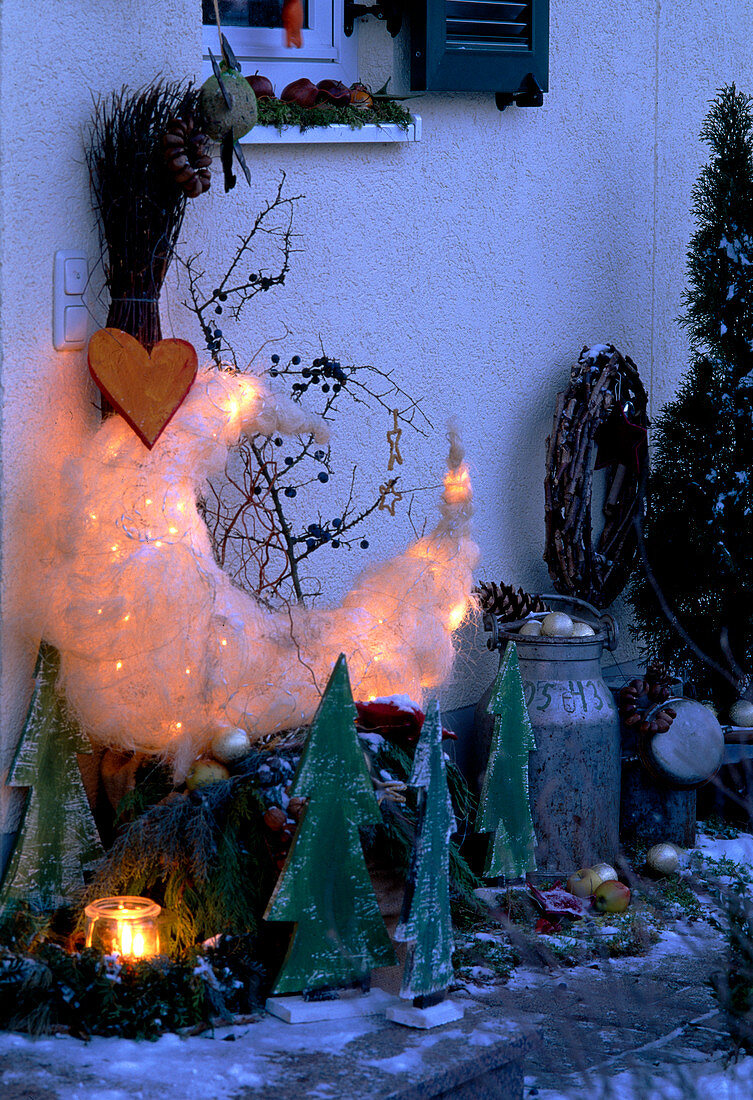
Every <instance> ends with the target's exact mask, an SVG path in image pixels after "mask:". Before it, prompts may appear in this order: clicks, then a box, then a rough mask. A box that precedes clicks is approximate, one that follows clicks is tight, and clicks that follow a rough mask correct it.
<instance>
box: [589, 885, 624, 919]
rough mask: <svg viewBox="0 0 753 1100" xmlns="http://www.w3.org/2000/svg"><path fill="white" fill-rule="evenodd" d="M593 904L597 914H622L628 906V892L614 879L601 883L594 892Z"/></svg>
mask: <svg viewBox="0 0 753 1100" xmlns="http://www.w3.org/2000/svg"><path fill="white" fill-rule="evenodd" d="M593 904H594V909H595V910H596V912H597V913H624V912H625V910H626V909H627V907H628V905H629V904H630V890H629V889H628V888H627V886H625V884H624V883H622V882H616V881H615V880H614V879H610V880H609V881H608V882H602V883H601V885H600V886H597V887H596V889H595V890H594V898H593Z"/></svg>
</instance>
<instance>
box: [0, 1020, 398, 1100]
mask: <svg viewBox="0 0 753 1100" xmlns="http://www.w3.org/2000/svg"><path fill="white" fill-rule="evenodd" d="M376 1027H377V1023H376V1022H375V1020H369V1019H368V1018H360V1019H353V1020H348V1021H347V1022H346V1021H342V1020H338V1021H337V1022H336V1023H333V1022H332V1021H326V1022H322V1023H312V1024H301V1025H297V1026H296V1027H291V1026H290V1025H289V1024H283V1023H282V1022H281V1021H279V1020H274V1019H272V1018H267V1019H264V1020H261V1021H260V1022H259V1023H255V1024H249V1025H245V1026H243V1027H235V1028H233V1027H226V1028H221V1029H218V1030H217V1031H216V1032H215V1034H214V1037H212V1036H211V1035H205V1036H192V1037H189V1038H181V1037H180V1036H178V1035H163V1036H162V1037H161V1038H160V1039H158V1040H157V1041H156V1042H154V1043H148V1042H138V1041H136V1040H133V1039H104V1038H100V1037H95V1038H93V1039H91V1041H90V1042H88V1043H82V1042H81V1041H80V1040H78V1039H72V1038H70V1037H69V1036H55V1037H51V1038H41V1039H30V1038H28V1037H27V1036H24V1035H15V1034H11V1033H9V1032H3V1033H0V1060H2V1061H4V1063H5V1065H4V1066H2V1068H0V1096H3V1095H4V1094H5V1093H6V1092H10V1091H11V1088H12V1086H14V1085H16V1086H18V1085H20V1083H21V1082H22V1081H23V1082H24V1083H25V1084H26V1085H27V1087H28V1088H29V1092H28V1093H24V1094H23V1095H28V1096H29V1097H32V1096H34V1095H35V1093H34V1089H38V1090H39V1093H40V1094H41V1095H45V1096H46V1095H48V1093H47V1092H46V1091H45V1089H49V1090H50V1095H59V1096H61V1097H65V1100H147V1098H151V1097H153V1096H159V1097H161V1098H162V1100H186V1097H188V1096H194V1097H201V1100H229V1098H230V1097H233V1096H237V1095H238V1093H239V1091H240V1090H241V1089H242V1088H243V1087H248V1086H255V1085H262V1084H264V1083H265V1081H268V1080H269V1079H270V1076H271V1074H270V1065H271V1063H272V1062H273V1060H274V1059H275V1057H277V1056H279V1054H280V1053H281V1052H284V1053H296V1052H301V1053H303V1054H305V1053H307V1052H309V1051H311V1050H315V1051H318V1052H324V1053H335V1054H336V1053H339V1052H340V1051H341V1050H342V1049H343V1048H344V1047H345V1046H346V1045H347V1044H348V1043H350V1042H351V1041H352V1040H353V1039H357V1038H359V1037H360V1036H362V1035H365V1034H366V1033H367V1032H369V1031H373V1030H375V1028H376ZM231 1035H232V1036H235V1039H234V1041H226V1040H227V1037H228V1036H231ZM0 1064H1V1063H0ZM61 1085H63V1089H62V1090H61ZM55 1089H58V1090H60V1091H58V1092H57V1093H56V1092H55V1091H53V1090H55ZM18 1095H22V1094H21V1093H19V1094H18ZM322 1095H324V1094H322Z"/></svg>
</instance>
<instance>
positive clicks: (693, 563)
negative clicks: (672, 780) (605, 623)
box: [631, 85, 753, 704]
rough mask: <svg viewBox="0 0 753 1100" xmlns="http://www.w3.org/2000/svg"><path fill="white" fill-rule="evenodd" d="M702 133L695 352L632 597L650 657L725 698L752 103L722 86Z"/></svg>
mask: <svg viewBox="0 0 753 1100" xmlns="http://www.w3.org/2000/svg"><path fill="white" fill-rule="evenodd" d="M701 138H702V140H703V141H705V142H707V143H708V144H709V146H710V148H711V158H710V160H709V162H708V164H707V165H706V166H705V167H704V168H703V169H702V171H701V174H700V176H699V178H698V181H697V183H696V186H695V189H694V192H693V199H694V208H693V213H694V218H695V222H696V227H697V228H696V231H695V234H694V236H693V238H692V240H691V243H690V248H689V251H688V289H687V290H686V293H685V297H684V304H685V314H684V317H683V324H684V325H685V327H686V328H687V331H688V335H689V342H690V349H691V355H692V358H691V363H690V366H689V369H688V370H687V372H686V373H685V375H684V377H683V380H682V383H681V386H680V390H679V393H678V396H677V397H676V398H675V400H673V401H672V402H670V403H669V404H668V405H666V406H665V408H664V409H663V411H662V413H661V415H660V417H659V419H658V421H657V424H656V427H655V429H654V433H653V444H654V458H653V473H652V475H651V478H650V483H649V493H648V501H647V504H648V506H647V511H646V518H645V523H644V529H645V538H644V550H645V562H644V566H643V568H642V569H640V570H639V573H638V575H637V577H636V579H635V581H634V583H633V586H632V589H631V596H632V600H633V603H634V606H635V611H636V619H637V622H638V625H639V628H640V631H641V633H642V634H643V635H644V637H645V640H646V643H647V646H648V650H649V656H650V658H651V659H653V660H657V659H658V660H661V661H664V662H667V663H668V664H669V665H670V667H671V668H672V669H673V670H674V671H675V672H677V673H678V674H680V675H682V676H683V677H684V678H685V679H686V680H690V681H691V682H692V683H694V685H695V687H696V689H697V691H698V692H699V693H700V694H701V695H702V696H703V695H711V696H712V697H714V698H716V700H717V702H720V703H722V704H724V703H726V702H728V701H729V699H730V698H731V697H734V695H735V694H736V690H737V689H739V688H741V687H742V686H744V676H743V674H750V672H751V669H752V668H753V661H752V658H753V495H752V494H751V477H752V476H753V422H752V418H751V411H752V410H753V354H752V349H753V113H752V112H751V100H750V98H749V97H748V96H745V95H742V94H740V93H739V92H737V91H736V90H735V87H734V85H732V86H730V87H726V88H723V89H722V91H721V92H720V93H719V95H718V97H717V99H716V100H715V101H714V103H713V104H712V107H711V110H710V112H709V114H708V116H707V118H706V120H705V122H704V124H703V128H702V130H701ZM657 589H658V590H659V592H660V593H661V595H657ZM691 643H692V644H691ZM694 646H695V647H697V648H699V649H700V650H701V651H703V653H704V654H705V655H707V656H708V657H710V658H711V660H712V661H713V662H714V663H715V665H716V668H713V667H711V666H710V665H709V664H708V663H705V662H704V661H703V659H702V658H701V657H700V656H699V654H698V653H697V652H696V650H695V649H694ZM730 678H731V679H732V680H734V681H737V683H736V684H732V683H731V682H730Z"/></svg>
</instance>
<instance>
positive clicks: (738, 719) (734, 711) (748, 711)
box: [729, 699, 753, 729]
mask: <svg viewBox="0 0 753 1100" xmlns="http://www.w3.org/2000/svg"><path fill="white" fill-rule="evenodd" d="M729 720H730V722H731V723H732V725H733V726H746V727H747V728H748V729H749V728H750V727H751V726H753V703H751V701H750V699H738V700H737V702H736V703H733V704H732V706H731V707H730V708H729Z"/></svg>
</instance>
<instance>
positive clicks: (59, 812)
mask: <svg viewBox="0 0 753 1100" xmlns="http://www.w3.org/2000/svg"><path fill="white" fill-rule="evenodd" d="M59 669H60V654H59V653H58V652H57V650H56V649H53V647H52V646H50V645H47V644H46V643H45V642H42V644H41V646H40V648H39V656H38V658H37V667H36V672H35V675H36V686H35V688H34V694H33V695H32V699H31V706H30V708H29V713H28V716H27V719H26V724H25V726H24V729H23V733H22V734H21V740H20V741H19V743H18V748H17V749H16V754H15V757H14V759H13V763H12V764H11V767H10V772H9V774H8V780H7V785H8V786H9V787H28V788H30V789H29V793H28V795H27V798H26V805H25V808H24V812H23V817H22V820H21V825H20V828H19V831H18V836H17V838H16V844H15V848H14V850H13V854H12V855H11V857H10V862H9V864H8V867H7V870H6V872H5V875H4V877H3V883H2V888H1V889H0V909H3V908H5V906H6V905H8V903H10V902H13V901H28V902H29V903H31V904H33V905H36V906H38V907H39V908H41V909H47V910H52V909H56V908H58V906H61V905H65V904H71V903H72V902H75V901H77V900H78V899H79V897H80V895H81V894H82V893H83V888H84V877H83V870H84V868H85V867H86V866H87V865H89V864H91V863H93V862H94V861H95V860H96V859H99V858H100V856H102V855H103V854H104V853H103V850H102V845H101V843H100V840H99V835H98V833H97V828H96V825H95V824H94V818H93V817H92V813H91V810H90V808H89V802H88V799H87V797H86V791H85V790H84V785H83V782H82V780H81V773H80V771H79V766H78V761H77V759H76V754H77V753H90V752H91V745H90V744H89V742H88V741H87V739H86V738H85V737H84V735H83V733H82V732H81V730H80V729H79V728H78V726H77V725H76V723H75V722H74V721H73V719H72V717H71V716H70V714H69V713H68V711H67V709H66V705H65V700H64V699H63V698H62V696H61V695H60V693H59V692H58V690H57V686H56V685H57V678H58V673H59Z"/></svg>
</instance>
